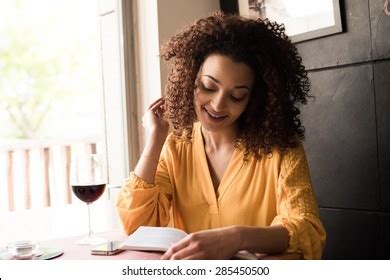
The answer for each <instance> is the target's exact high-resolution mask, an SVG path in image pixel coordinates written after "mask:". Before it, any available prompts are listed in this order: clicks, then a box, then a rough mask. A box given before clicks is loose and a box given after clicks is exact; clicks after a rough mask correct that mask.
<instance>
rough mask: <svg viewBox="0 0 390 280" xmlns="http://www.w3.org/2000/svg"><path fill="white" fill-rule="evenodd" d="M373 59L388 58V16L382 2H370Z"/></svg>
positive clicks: (389, 34) (389, 27)
mask: <svg viewBox="0 0 390 280" xmlns="http://www.w3.org/2000/svg"><path fill="white" fill-rule="evenodd" d="M369 2H370V21H371V32H372V50H373V59H382V58H390V16H388V15H386V13H385V11H384V2H385V1H382V0H370V1H369Z"/></svg>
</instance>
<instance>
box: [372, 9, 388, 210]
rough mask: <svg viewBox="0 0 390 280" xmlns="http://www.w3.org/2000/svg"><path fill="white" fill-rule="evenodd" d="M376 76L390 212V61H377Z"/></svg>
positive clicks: (385, 201)
mask: <svg viewBox="0 0 390 280" xmlns="http://www.w3.org/2000/svg"><path fill="white" fill-rule="evenodd" d="M389 21H390V17H389ZM389 32H390V31H389ZM389 37H390V35H389ZM374 77H375V94H376V111H377V127H378V152H379V174H380V185H381V208H382V211H386V212H390V61H386V62H380V63H375V64H374Z"/></svg>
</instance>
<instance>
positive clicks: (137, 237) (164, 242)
mask: <svg viewBox="0 0 390 280" xmlns="http://www.w3.org/2000/svg"><path fill="white" fill-rule="evenodd" d="M186 235H187V233H185V232H184V231H182V230H180V229H177V228H171V227H146V226H140V227H139V228H138V229H137V230H136V231H135V232H134V233H133V234H131V235H130V236H129V238H127V240H125V241H124V242H123V248H124V249H128V250H137V251H161V252H165V251H167V250H168V249H169V247H171V245H172V244H174V243H176V242H178V241H179V240H181V239H183V238H184V237H185V236H186Z"/></svg>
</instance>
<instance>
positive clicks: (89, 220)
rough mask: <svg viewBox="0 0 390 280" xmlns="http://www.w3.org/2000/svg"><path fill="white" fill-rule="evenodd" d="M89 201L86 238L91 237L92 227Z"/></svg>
mask: <svg viewBox="0 0 390 280" xmlns="http://www.w3.org/2000/svg"><path fill="white" fill-rule="evenodd" d="M89 204H90V203H87V206H88V238H91V237H92V227H91V210H90V207H89Z"/></svg>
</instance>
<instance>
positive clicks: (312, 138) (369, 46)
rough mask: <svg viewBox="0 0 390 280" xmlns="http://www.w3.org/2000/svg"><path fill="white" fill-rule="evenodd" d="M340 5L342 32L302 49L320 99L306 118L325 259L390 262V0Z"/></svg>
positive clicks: (313, 90)
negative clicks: (389, 8)
mask: <svg viewBox="0 0 390 280" xmlns="http://www.w3.org/2000/svg"><path fill="white" fill-rule="evenodd" d="M227 2H229V3H231V2H232V1H227ZM233 2H234V1H233ZM340 2H341V13H342V16H343V25H344V32H343V33H339V34H335V35H331V36H327V37H323V38H317V39H314V40H310V41H306V42H300V43H297V44H296V46H297V48H298V51H299V53H300V54H301V56H302V58H303V62H304V65H305V66H306V69H307V70H308V72H309V78H310V79H311V83H312V88H311V95H313V96H314V97H315V98H314V99H310V101H309V103H308V105H307V106H305V107H303V108H302V109H301V112H302V119H303V124H304V126H305V128H306V141H305V142H304V146H305V149H306V153H307V156H308V160H309V164H310V170H311V175H312V181H313V186H314V190H315V193H316V195H317V199H318V204H319V207H320V215H321V219H322V221H323V223H324V226H325V228H326V230H327V233H328V238H327V245H326V248H325V253H324V255H323V258H325V259H382V258H384V259H390V16H387V15H386V14H385V12H384V10H383V6H384V3H385V2H386V1H385V0H358V1H356V0H340ZM222 3H223V0H222V1H221V7H222V8H223V7H224V5H223V4H222ZM230 8H231V9H233V8H234V7H233V6H232V7H230Z"/></svg>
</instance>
